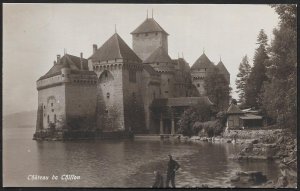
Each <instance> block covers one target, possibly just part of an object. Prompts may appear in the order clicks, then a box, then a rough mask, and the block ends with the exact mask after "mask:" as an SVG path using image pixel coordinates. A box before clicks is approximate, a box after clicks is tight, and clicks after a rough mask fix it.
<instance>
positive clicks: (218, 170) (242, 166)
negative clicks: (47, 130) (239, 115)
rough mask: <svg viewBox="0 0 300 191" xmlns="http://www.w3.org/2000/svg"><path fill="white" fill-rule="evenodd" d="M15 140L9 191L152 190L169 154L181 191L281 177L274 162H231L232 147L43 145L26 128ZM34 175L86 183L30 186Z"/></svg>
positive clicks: (8, 143) (7, 173)
mask: <svg viewBox="0 0 300 191" xmlns="http://www.w3.org/2000/svg"><path fill="white" fill-rule="evenodd" d="M10 135H11V136H12V137H10V136H7V137H5V136H4V144H3V145H4V152H3V153H4V156H3V159H4V169H3V170H4V171H3V172H4V185H5V186H41V187H42V186H47V187H48V186H58V187H60V186H62V187H150V186H151V185H152V183H153V181H154V175H153V171H154V170H158V169H159V170H160V171H161V172H162V173H163V175H164V176H165V174H166V170H167V169H166V168H167V162H168V154H172V155H173V158H174V159H175V160H177V161H178V163H179V164H180V165H181V169H180V170H179V171H178V173H177V176H176V185H177V186H178V187H191V186H201V185H202V184H209V185H212V186H218V187H227V186H229V185H230V184H229V183H226V180H228V177H230V176H231V175H232V174H233V173H235V171H239V170H243V171H246V170H261V171H263V172H264V173H265V174H267V176H268V177H271V176H276V175H277V174H278V171H277V168H276V165H274V163H267V162H251V163H238V162H235V161H231V160H228V156H229V155H230V154H232V153H234V152H235V150H236V149H237V147H236V145H232V144H211V143H201V144H193V143H186V144H185V143H178V142H176V141H175V142H171V141H165V142H161V141H138V140H136V141H68V142H52V141H49V142H47V141H46V142H37V141H32V140H31V137H32V134H31V133H28V132H27V131H26V130H25V131H24V130H23V129H20V130H19V131H18V133H16V134H14V133H10ZM20 135H22V136H20ZM18 136H20V137H18ZM28 150H30V151H28ZM29 174H37V175H47V176H52V175H56V176H59V177H60V176H61V175H63V174H74V175H78V176H80V177H81V179H80V180H77V181H67V182H66V181H61V180H58V181H28V180H27V176H28V175H29Z"/></svg>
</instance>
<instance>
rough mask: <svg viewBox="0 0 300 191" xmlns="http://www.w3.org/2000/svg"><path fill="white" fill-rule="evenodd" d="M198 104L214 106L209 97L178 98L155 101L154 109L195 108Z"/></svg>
mask: <svg viewBox="0 0 300 191" xmlns="http://www.w3.org/2000/svg"><path fill="white" fill-rule="evenodd" d="M197 104H207V105H213V103H212V102H211V101H210V100H209V98H208V97H207V96H202V97H176V98H161V99H155V100H153V102H152V107H164V106H193V105H197Z"/></svg>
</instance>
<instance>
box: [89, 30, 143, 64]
mask: <svg viewBox="0 0 300 191" xmlns="http://www.w3.org/2000/svg"><path fill="white" fill-rule="evenodd" d="M116 58H123V59H127V60H131V61H136V62H142V61H141V59H140V58H139V57H138V56H137V55H136V54H135V53H134V52H133V50H131V48H130V47H129V46H128V45H127V44H126V43H125V42H124V40H123V39H122V38H121V37H120V36H119V35H118V34H117V33H115V34H114V35H112V36H111V37H110V38H109V39H108V40H107V41H106V42H105V43H104V44H103V45H102V46H101V47H100V48H99V49H98V50H96V51H95V53H94V54H93V55H92V56H91V57H90V58H89V59H92V60H96V61H106V60H114V59H116Z"/></svg>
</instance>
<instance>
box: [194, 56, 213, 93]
mask: <svg viewBox="0 0 300 191" xmlns="http://www.w3.org/2000/svg"><path fill="white" fill-rule="evenodd" d="M214 67H215V66H214V64H213V63H212V62H211V61H210V60H209V59H208V57H207V56H206V55H205V53H204V52H203V54H202V55H201V56H200V57H199V58H198V59H197V60H196V62H195V63H194V64H193V66H192V67H191V75H192V84H193V85H194V86H195V87H196V88H197V90H198V92H199V93H200V96H204V95H206V92H205V88H204V78H205V77H206V75H207V73H209V72H210V71H211V70H212V69H213V68H214Z"/></svg>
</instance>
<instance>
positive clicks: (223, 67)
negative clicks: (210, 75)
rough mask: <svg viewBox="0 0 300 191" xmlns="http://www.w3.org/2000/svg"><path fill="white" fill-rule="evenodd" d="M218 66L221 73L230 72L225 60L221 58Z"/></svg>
mask: <svg viewBox="0 0 300 191" xmlns="http://www.w3.org/2000/svg"><path fill="white" fill-rule="evenodd" d="M217 68H218V69H219V70H220V72H221V73H223V74H229V72H228V70H227V69H226V67H225V65H224V64H223V62H222V61H221V60H220V62H219V63H218V64H217Z"/></svg>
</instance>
